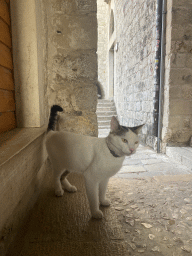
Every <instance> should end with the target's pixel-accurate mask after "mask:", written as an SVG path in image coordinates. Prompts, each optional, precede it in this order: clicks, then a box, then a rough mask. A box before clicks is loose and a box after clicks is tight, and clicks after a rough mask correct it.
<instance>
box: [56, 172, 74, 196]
mask: <svg viewBox="0 0 192 256" xmlns="http://www.w3.org/2000/svg"><path fill="white" fill-rule="evenodd" d="M68 174H69V171H67V170H66V171H64V172H63V174H62V175H61V178H60V180H61V184H62V185H63V188H64V189H66V190H67V191H68V192H76V191H77V188H76V187H75V186H73V185H71V184H70V182H69V181H68V180H67V178H66V176H67V175H68Z"/></svg>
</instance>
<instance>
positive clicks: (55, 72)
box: [44, 0, 97, 136]
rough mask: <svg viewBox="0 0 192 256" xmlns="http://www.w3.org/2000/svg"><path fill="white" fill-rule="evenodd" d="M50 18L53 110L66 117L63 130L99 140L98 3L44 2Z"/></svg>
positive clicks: (61, 127)
mask: <svg viewBox="0 0 192 256" xmlns="http://www.w3.org/2000/svg"><path fill="white" fill-rule="evenodd" d="M44 3H45V5H46V6H47V17H48V37H49V44H48V95H49V106H51V105H53V104H60V105H61V106H62V107H63V108H64V112H65V114H62V115H61V118H60V129H67V130H69V131H73V132H76V133H81V134H89V135H93V136H97V117H96V114H95V111H96V104H97V87H96V83H97V55H96V50H97V18H96V11H97V5H96V0H79V1H75V0H73V1H72V0H67V1H61V0H49V1H47V2H46V1H44Z"/></svg>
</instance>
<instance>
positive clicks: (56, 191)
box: [55, 189, 64, 196]
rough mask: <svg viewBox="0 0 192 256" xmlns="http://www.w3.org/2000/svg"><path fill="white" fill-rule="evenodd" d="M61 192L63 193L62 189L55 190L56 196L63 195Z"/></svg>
mask: <svg viewBox="0 0 192 256" xmlns="http://www.w3.org/2000/svg"><path fill="white" fill-rule="evenodd" d="M63 194H64V190H63V189H60V190H55V195H56V196H63Z"/></svg>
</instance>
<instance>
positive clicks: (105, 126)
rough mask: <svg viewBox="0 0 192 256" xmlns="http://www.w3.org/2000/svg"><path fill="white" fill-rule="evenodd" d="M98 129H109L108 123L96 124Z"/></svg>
mask: <svg viewBox="0 0 192 256" xmlns="http://www.w3.org/2000/svg"><path fill="white" fill-rule="evenodd" d="M98 129H99V130H100V129H110V125H98Z"/></svg>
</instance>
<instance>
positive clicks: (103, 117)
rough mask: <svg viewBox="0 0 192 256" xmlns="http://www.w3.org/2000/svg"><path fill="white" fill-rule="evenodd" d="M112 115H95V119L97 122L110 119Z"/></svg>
mask: <svg viewBox="0 0 192 256" xmlns="http://www.w3.org/2000/svg"><path fill="white" fill-rule="evenodd" d="M111 118H112V115H106V116H99V115H97V121H98V123H99V122H100V121H111Z"/></svg>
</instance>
